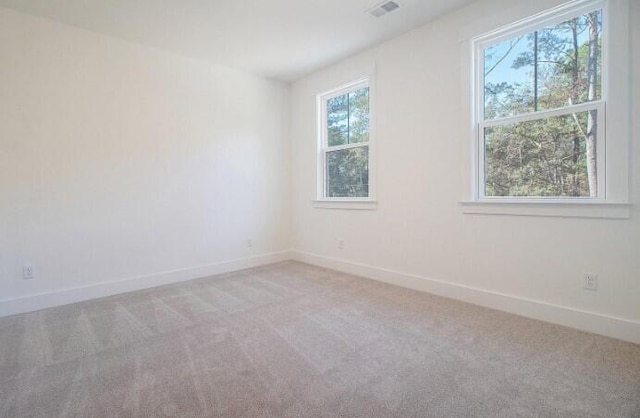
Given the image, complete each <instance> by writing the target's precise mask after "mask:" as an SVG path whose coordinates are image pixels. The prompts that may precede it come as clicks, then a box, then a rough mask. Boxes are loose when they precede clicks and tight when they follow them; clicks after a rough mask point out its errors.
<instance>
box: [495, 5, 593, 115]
mask: <svg viewBox="0 0 640 418" xmlns="http://www.w3.org/2000/svg"><path fill="white" fill-rule="evenodd" d="M483 55H484V93H485V98H484V107H485V119H494V118H499V117H504V116H513V115H517V114H522V113H527V112H532V111H537V110H544V109H556V108H560V107H564V106H569V105H571V104H579V103H585V102H589V101H594V100H599V99H600V97H601V79H602V70H601V66H602V65H601V64H602V63H601V56H602V11H601V10H596V11H594V12H591V13H587V14H584V15H581V16H578V17H576V18H573V19H570V20H567V21H564V22H562V23H559V24H557V25H553V26H549V27H545V28H543V29H540V30H538V31H535V32H530V33H528V34H525V35H522V36H518V37H515V38H512V39H509V40H506V41H502V42H499V43H497V44H494V45H492V46H490V47H487V48H485V49H484V51H483Z"/></svg>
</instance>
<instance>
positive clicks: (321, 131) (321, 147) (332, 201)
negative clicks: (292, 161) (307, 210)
mask: <svg viewBox="0 0 640 418" xmlns="http://www.w3.org/2000/svg"><path fill="white" fill-rule="evenodd" d="M364 87H368V88H369V140H368V141H367V142H359V143H354V144H345V145H336V146H329V144H328V126H327V102H328V101H329V100H331V99H332V98H334V97H337V96H341V95H344V94H348V93H350V92H353V91H356V90H359V89H362V88H364ZM373 97H374V86H373V78H372V77H371V76H366V77H361V78H358V79H356V80H355V81H352V82H350V83H347V84H343V85H341V86H339V87H338V88H335V89H332V90H329V91H327V92H324V93H321V94H318V95H317V103H316V108H317V118H318V120H317V125H318V153H317V168H318V169H317V196H316V200H314V206H315V207H317V208H325V209H375V208H376V206H377V202H376V194H375V190H376V189H375V158H374V156H375V144H374V142H375V141H374V126H375V116H374V100H373ZM360 147H367V148H368V168H369V178H368V183H369V196H367V197H327V196H326V190H327V176H326V161H327V157H326V156H327V153H329V152H333V151H340V150H345V149H352V148H360Z"/></svg>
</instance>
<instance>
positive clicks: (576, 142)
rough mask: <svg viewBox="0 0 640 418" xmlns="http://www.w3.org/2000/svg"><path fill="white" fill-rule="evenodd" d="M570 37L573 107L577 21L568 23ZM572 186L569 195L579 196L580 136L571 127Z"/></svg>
mask: <svg viewBox="0 0 640 418" xmlns="http://www.w3.org/2000/svg"><path fill="white" fill-rule="evenodd" d="M570 26H571V35H572V38H573V60H572V61H573V62H572V63H571V64H572V65H571V67H572V68H571V82H572V83H571V97H570V98H569V100H570V104H572V105H574V104H577V103H578V97H579V92H580V86H579V83H580V72H579V68H578V66H579V65H580V55H579V50H578V48H579V46H578V19H577V18H576V19H573V20H572V21H571V23H570ZM572 160H573V170H574V173H573V184H572V186H573V187H572V190H571V194H572V195H573V196H580V179H579V176H578V173H579V171H580V170H578V161H579V160H580V135H579V133H578V129H577V127H576V126H574V127H573V158H572Z"/></svg>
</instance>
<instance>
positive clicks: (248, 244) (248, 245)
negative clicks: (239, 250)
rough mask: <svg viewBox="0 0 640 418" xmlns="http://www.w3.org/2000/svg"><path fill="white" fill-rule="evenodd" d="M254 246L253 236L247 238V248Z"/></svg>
mask: <svg viewBox="0 0 640 418" xmlns="http://www.w3.org/2000/svg"><path fill="white" fill-rule="evenodd" d="M251 247H253V240H252V239H251V238H247V248H251Z"/></svg>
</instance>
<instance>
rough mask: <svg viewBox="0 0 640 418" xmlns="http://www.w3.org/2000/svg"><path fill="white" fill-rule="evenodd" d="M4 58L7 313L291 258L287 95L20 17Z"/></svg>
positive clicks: (1, 267)
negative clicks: (26, 276)
mask: <svg viewBox="0 0 640 418" xmlns="http://www.w3.org/2000/svg"><path fill="white" fill-rule="evenodd" d="M0 63H1V64H0V314H1V313H2V311H3V309H2V306H1V305H2V304H3V303H4V304H5V309H4V313H11V312H15V311H16V310H25V309H28V307H29V306H31V308H37V307H42V306H45V305H49V304H56V303H63V302H69V301H72V300H76V299H82V298H84V297H89V296H101V295H103V294H108V293H111V292H114V291H121V290H127V289H130V288H135V287H140V286H142V287H144V286H148V285H152V284H157V283H160V282H162V281H165V282H166V281H172V280H175V279H177V278H188V277H189V276H193V275H198V274H200V275H202V274H205V273H208V272H216V271H219V270H220V268H214V267H215V266H219V264H216V263H220V262H225V261H228V260H236V259H239V258H244V257H250V256H257V255H263V254H270V253H274V252H279V251H282V250H285V249H287V248H289V245H290V243H289V237H290V227H289V223H290V172H289V170H290V166H289V141H288V94H289V87H288V86H287V85H285V84H281V83H277V82H272V81H267V80H265V79H261V78H258V77H254V76H252V75H249V74H246V73H242V72H238V71H234V70H230V69H226V68H222V67H211V66H208V65H205V64H203V63H199V62H197V61H193V60H188V59H185V58H182V57H178V56H175V55H171V54H168V53H164V52H161V51H159V50H155V49H151V48H147V47H143V46H139V45H135V44H131V43H127V42H124V41H120V40H117V39H113V38H109V37H105V36H101V35H98V34H95V33H92V32H88V31H84V30H80V29H76V28H72V27H70V26H65V25H61V24H58V23H54V22H52V21H48V20H43V19H39V18H35V17H30V16H27V15H23V14H19V13H15V12H13V11H10V10H8V9H0ZM248 238H250V239H252V240H253V246H252V247H251V248H248V247H247V245H246V243H247V239H248ZM272 259H273V258H269V257H267V258H265V259H264V260H265V261H269V260H272ZM25 263H32V264H33V265H34V266H35V269H36V273H37V277H36V279H34V280H22V277H21V275H22V266H23V264H25ZM243 265H246V263H245V264H243V263H240V264H238V263H236V264H234V265H233V266H243ZM207 266H213V267H212V268H209V269H208V268H207ZM227 267H229V266H227ZM184 269H186V270H187V273H189V274H186V275H185V274H182V275H180V274H178V275H177V276H176V274H173V275H172V274H169V275H168V276H166V275H165V276H163V279H162V280H160V281H157V280H156V281H154V280H148V279H149V278H150V277H151V278H153V277H156V275H157V274H159V273H163V272H173V273H176V270H177V271H178V273H180V272H182V273H185V270H184ZM139 276H142V278H146V279H147V280H146V281H145V280H143V281H140V284H139V285H122V283H120V284H119V285H118V286H108V285H107V286H105V285H101V286H102V287H101V290H100V291H92V290H91V289H86V288H85V289H84V290H81V291H79V292H77V291H76V292H75V293H74V294H73V295H71V296H68V295H67V296H65V290H68V289H74V288H77V287H80V286H84V287H87V286H88V287H91V286H92V285H96V284H99V283H102V282H109V283H113V282H116V281H119V280H124V279H128V278H134V277H139ZM49 292H57V293H55V294H54V296H53V299H52V298H47V297H44V298H42V297H40V299H39V300H38V301H36V303H33V304H30V303H29V300H30V299H29V297H31V296H33V295H38V294H41V293H45V294H47V293H49ZM72 293H73V292H72ZM56 295H57V296H56ZM45 296H46V295H45ZM13 302H17V303H13ZM18 304H22V305H24V307H22V308H21V307H18V308H16V306H17V305H18ZM9 305H11V306H9Z"/></svg>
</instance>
